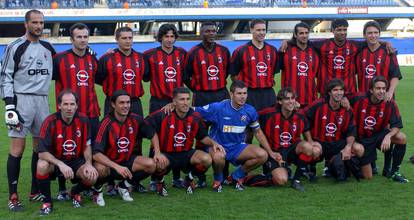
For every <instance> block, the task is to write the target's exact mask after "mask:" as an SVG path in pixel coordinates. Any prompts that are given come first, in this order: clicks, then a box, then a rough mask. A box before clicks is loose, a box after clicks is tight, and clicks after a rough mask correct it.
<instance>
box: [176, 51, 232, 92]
mask: <svg viewBox="0 0 414 220" xmlns="http://www.w3.org/2000/svg"><path fill="white" fill-rule="evenodd" d="M229 68H230V52H229V49H227V47H224V46H222V45H220V44H218V43H216V44H215V46H214V47H213V50H212V51H208V50H207V49H206V48H205V47H204V46H203V44H202V43H200V44H198V45H196V46H194V47H193V48H191V49H190V51H188V54H187V58H186V62H185V75H184V80H185V84H186V85H187V86H188V87H189V88H191V89H192V90H193V91H217V90H220V89H223V88H225V87H226V85H227V76H228V75H229V71H230V69H229Z"/></svg>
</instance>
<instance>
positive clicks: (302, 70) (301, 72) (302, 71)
mask: <svg viewBox="0 0 414 220" xmlns="http://www.w3.org/2000/svg"><path fill="white" fill-rule="evenodd" d="M297 67H298V73H297V74H298V76H308V69H309V66H308V64H307V63H306V62H300V63H298V65H297Z"/></svg>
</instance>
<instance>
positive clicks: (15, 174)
mask: <svg viewBox="0 0 414 220" xmlns="http://www.w3.org/2000/svg"><path fill="white" fill-rule="evenodd" d="M21 159H22V157H21V156H20V157H14V156H12V155H10V154H9V157H8V158H7V178H8V183H9V196H11V195H13V194H14V193H17V183H18V181H19V175H20V161H21Z"/></svg>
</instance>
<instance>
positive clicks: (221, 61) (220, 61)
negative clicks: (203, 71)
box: [217, 55, 223, 63]
mask: <svg viewBox="0 0 414 220" xmlns="http://www.w3.org/2000/svg"><path fill="white" fill-rule="evenodd" d="M217 61H218V63H223V58H221V56H220V55H219V56H218V57H217Z"/></svg>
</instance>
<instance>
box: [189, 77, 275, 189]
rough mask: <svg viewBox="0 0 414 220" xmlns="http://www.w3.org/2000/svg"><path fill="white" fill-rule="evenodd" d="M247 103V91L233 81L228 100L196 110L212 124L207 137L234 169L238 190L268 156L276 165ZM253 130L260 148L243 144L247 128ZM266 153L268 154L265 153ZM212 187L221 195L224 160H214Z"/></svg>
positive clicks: (253, 113)
mask: <svg viewBox="0 0 414 220" xmlns="http://www.w3.org/2000/svg"><path fill="white" fill-rule="evenodd" d="M246 99H247V87H246V85H245V84H244V82H242V81H238V80H236V81H234V82H233V83H232V85H231V87H230V100H229V99H226V100H223V101H221V102H215V103H211V104H209V105H205V106H203V107H196V108H195V110H196V111H197V112H199V113H200V114H201V116H202V117H203V119H204V120H206V121H208V122H210V123H211V124H212V126H211V128H210V133H209V136H210V137H211V138H212V139H214V140H215V141H216V142H218V143H219V144H221V145H222V146H223V147H224V149H225V151H226V157H225V159H226V160H228V161H230V162H231V163H232V164H233V165H235V166H237V167H236V169H235V170H234V171H233V173H232V174H231V178H232V179H233V182H234V183H235V188H236V189H237V190H240V191H241V190H243V189H244V186H243V179H244V177H245V176H246V174H247V173H248V172H250V171H252V170H254V169H255V168H256V167H258V166H261V165H262V164H263V163H264V162H265V161H266V160H267V157H268V155H269V156H270V157H272V158H273V159H274V160H276V161H278V160H280V159H281V158H277V156H276V153H275V152H273V151H272V150H271V149H270V146H269V143H268V142H267V140H266V137H265V136H264V134H263V132H262V130H261V129H260V125H259V122H258V114H257V112H256V110H255V109H254V108H253V107H252V106H251V105H249V104H245V103H246ZM247 127H250V128H252V129H253V130H254V135H255V137H256V138H257V140H258V141H259V143H260V145H261V146H262V147H263V148H261V147H259V146H257V145H253V144H247V143H245V142H244V140H245V137H246V128H247ZM266 152H267V153H266ZM213 161H214V162H213V169H214V183H213V190H214V191H217V192H221V190H222V187H221V183H222V181H223V173H222V171H223V167H224V163H225V160H224V158H222V160H214V159H213Z"/></svg>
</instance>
